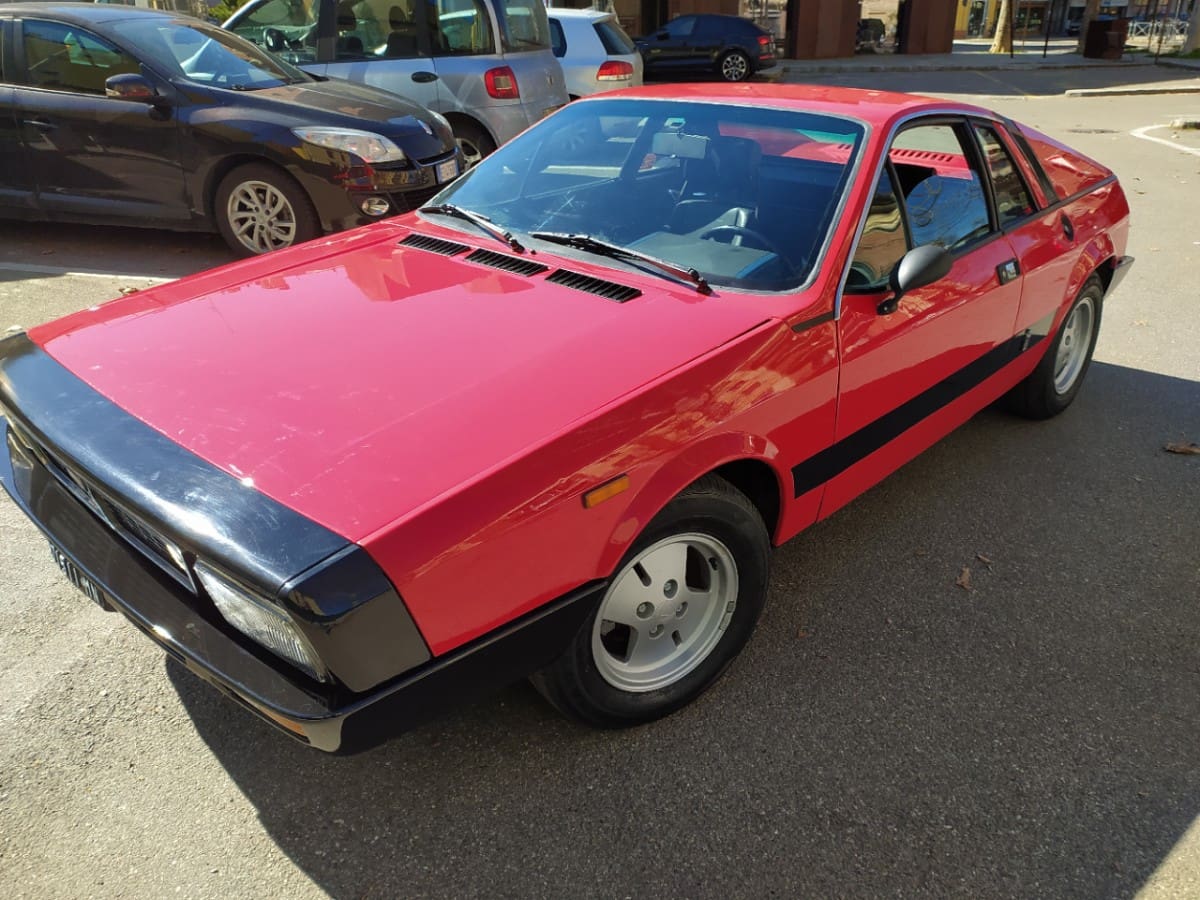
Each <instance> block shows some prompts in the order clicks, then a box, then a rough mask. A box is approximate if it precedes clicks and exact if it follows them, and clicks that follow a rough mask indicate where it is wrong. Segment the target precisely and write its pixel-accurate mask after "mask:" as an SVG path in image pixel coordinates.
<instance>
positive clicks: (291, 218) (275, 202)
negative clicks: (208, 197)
mask: <svg viewBox="0 0 1200 900" xmlns="http://www.w3.org/2000/svg"><path fill="white" fill-rule="evenodd" d="M225 214H226V216H228V218H229V225H230V227H231V228H232V229H233V233H234V235H235V236H236V237H237V239H238V241H240V242H241V243H242V245H243V246H245V247H246V248H247V249H248V250H252V251H253V252H255V253H267V252H269V251H271V250H278V249H280V248H282V247H290V246H291V245H292V243H294V242H295V240H296V211H295V210H294V209H292V204H291V203H290V202H289V201H288V198H287V197H285V196H284V195H283V193H282V192H281V191H280V190H279V189H278V188H277V187H275V186H274V185H271V184H268V183H267V182H265V181H243V182H242V183H241V184H239V185H238V186H237V187H235V188H234V189H233V191H232V193H230V195H229V202H228V204H227V206H226V211H225Z"/></svg>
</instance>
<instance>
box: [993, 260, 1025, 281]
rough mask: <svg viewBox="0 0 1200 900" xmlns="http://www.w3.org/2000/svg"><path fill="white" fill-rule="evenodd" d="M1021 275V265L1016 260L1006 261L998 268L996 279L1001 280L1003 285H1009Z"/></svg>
mask: <svg viewBox="0 0 1200 900" xmlns="http://www.w3.org/2000/svg"><path fill="white" fill-rule="evenodd" d="M1020 274H1021V264H1020V263H1018V262H1017V261H1016V260H1015V259H1009V260H1005V261H1004V262H1002V263H1000V265H998V266H996V277H997V278H999V279H1000V283H1001V284H1008V283H1009V282H1010V281H1016V279H1017V276H1018V275H1020Z"/></svg>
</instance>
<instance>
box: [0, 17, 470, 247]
mask: <svg viewBox="0 0 1200 900" xmlns="http://www.w3.org/2000/svg"><path fill="white" fill-rule="evenodd" d="M0 51H3V52H0V216H4V217H7V218H20V219H34V220H52V221H71V222H100V221H106V222H119V223H121V224H127V225H144V226H150V227H154V228H167V229H175V230H199V231H220V233H221V234H222V235H223V236H224V238H225V240H226V241H227V242H228V243H229V246H230V247H232V248H233V249H234V251H235V252H237V253H239V254H240V255H243V256H249V255H251V254H254V253H264V252H266V251H268V250H274V249H276V248H279V247H286V246H289V245H291V244H295V243H299V242H300V241H304V240H308V239H310V238H313V237H316V236H318V235H320V234H321V233H322V232H323V231H333V230H337V229H341V228H347V227H350V226H353V225H359V224H363V223H365V222H367V221H370V220H373V219H376V218H379V217H381V216H385V215H388V214H389V213H395V212H404V211H407V210H409V209H411V208H413V207H415V206H417V205H420V204H421V203H423V202H424V201H425V200H426V199H427V198H429V197H430V196H432V195H433V194H434V193H436V192H437V191H438V190H440V188H441V186H442V185H443V183H444V182H447V181H450V180H452V179H453V178H455V177H456V176H457V175H458V173H459V171H460V170H461V169H462V161H461V157H460V154H459V152H458V150H457V148H456V145H455V142H454V137H453V135H452V134H451V132H450V126H449V124H448V123H447V122H446V120H445V119H444V118H442V117H441V116H439V115H438V114H437V113H433V112H430V111H429V110H427V109H425V108H423V107H421V106H417V105H416V104H414V103H411V102H409V101H408V100H405V99H403V98H401V97H398V96H396V95H394V94H389V93H386V92H384V91H380V90H376V89H374V88H369V87H365V86H362V85H354V84H349V83H346V82H335V81H329V80H318V79H317V78H315V77H313V76H311V75H307V74H305V73H304V72H301V71H300V70H299V69H297V68H294V67H293V66H290V65H288V64H287V63H284V62H281V61H280V60H278V59H276V58H274V57H272V56H270V55H268V54H267V53H264V52H263V51H262V50H259V49H258V48H257V47H255V46H254V45H253V44H251V43H250V42H249V41H246V40H243V39H242V38H239V37H238V36H237V35H234V34H230V33H229V32H227V31H223V30H222V29H220V28H217V27H215V26H213V25H209V24H207V23H204V22H201V21H200V20H198V19H194V18H190V17H186V16H185V17H180V16H176V15H173V14H170V13H160V12H155V11H151V10H145V9H135V8H132V7H128V6H119V5H94V4H85V3H64V4H53V3H20V4H15V3H13V4H5V5H0Z"/></svg>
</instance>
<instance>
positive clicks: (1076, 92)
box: [1063, 84, 1200, 97]
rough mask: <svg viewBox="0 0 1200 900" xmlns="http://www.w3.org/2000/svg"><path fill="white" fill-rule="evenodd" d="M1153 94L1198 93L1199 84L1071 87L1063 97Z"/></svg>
mask: <svg viewBox="0 0 1200 900" xmlns="http://www.w3.org/2000/svg"><path fill="white" fill-rule="evenodd" d="M1154 94H1200V85H1196V84H1181V85H1170V86H1167V87H1144V88H1135V87H1131V88H1072V89H1070V90H1068V91H1063V96H1064V97H1149V96H1152V95H1154Z"/></svg>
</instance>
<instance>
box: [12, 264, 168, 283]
mask: <svg viewBox="0 0 1200 900" xmlns="http://www.w3.org/2000/svg"><path fill="white" fill-rule="evenodd" d="M0 271H5V272H32V273H33V274H34V275H66V276H70V277H72V278H136V279H138V280H139V281H148V282H150V283H151V284H166V283H167V282H168V281H174V280H175V279H174V278H162V277H159V276H155V275H137V274H134V273H130V272H94V271H80V270H75V269H64V268H63V267H61V266H38V265H34V264H33V263H6V262H0Z"/></svg>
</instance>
